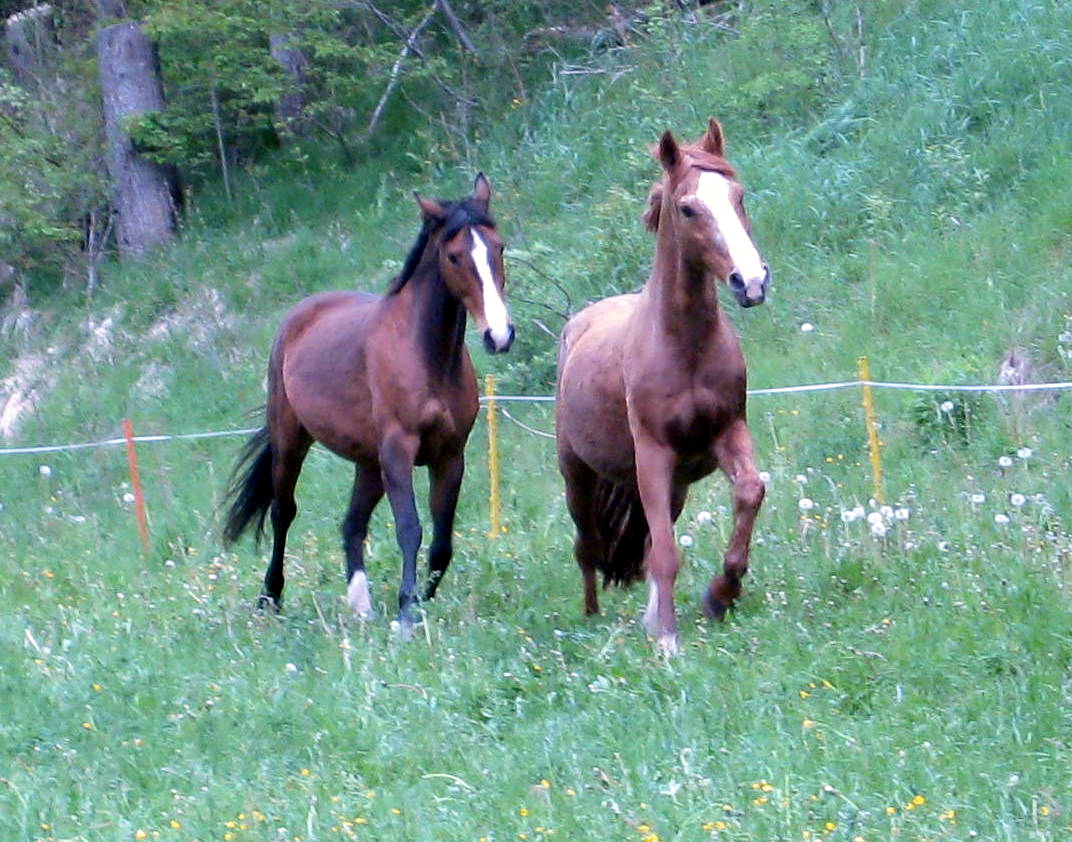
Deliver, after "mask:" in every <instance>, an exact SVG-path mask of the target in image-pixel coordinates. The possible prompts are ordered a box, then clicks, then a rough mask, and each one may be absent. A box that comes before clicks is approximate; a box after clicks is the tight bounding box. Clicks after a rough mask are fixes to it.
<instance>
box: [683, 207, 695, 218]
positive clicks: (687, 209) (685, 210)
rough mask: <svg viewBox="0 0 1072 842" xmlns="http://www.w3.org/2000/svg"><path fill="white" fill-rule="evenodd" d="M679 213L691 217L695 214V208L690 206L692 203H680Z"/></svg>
mask: <svg viewBox="0 0 1072 842" xmlns="http://www.w3.org/2000/svg"><path fill="white" fill-rule="evenodd" d="M681 215H682V216H683V217H685V219H692V218H693V217H694V216H696V210H695V209H694V208H693V207H692V205H682V206H681Z"/></svg>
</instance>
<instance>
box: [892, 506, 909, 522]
mask: <svg viewBox="0 0 1072 842" xmlns="http://www.w3.org/2000/svg"><path fill="white" fill-rule="evenodd" d="M910 515H911V512H910V511H909V510H908V507H907V506H900V507H899V508H897V509H894V511H893V516H894V518H895V519H897V520H908V518H909V516H910Z"/></svg>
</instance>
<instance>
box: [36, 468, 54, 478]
mask: <svg viewBox="0 0 1072 842" xmlns="http://www.w3.org/2000/svg"><path fill="white" fill-rule="evenodd" d="M37 473H39V474H40V475H41V476H43V477H50V476H52V468H51V467H49V466H48V465H41V466H40V467H39V468H38V469H37Z"/></svg>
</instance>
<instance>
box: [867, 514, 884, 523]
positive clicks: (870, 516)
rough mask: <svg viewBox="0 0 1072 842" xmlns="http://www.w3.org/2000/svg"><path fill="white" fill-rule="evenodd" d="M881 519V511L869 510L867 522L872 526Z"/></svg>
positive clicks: (880, 521)
mask: <svg viewBox="0 0 1072 842" xmlns="http://www.w3.org/2000/svg"><path fill="white" fill-rule="evenodd" d="M882 521H883V517H882V512H871V513H869V514H868V515H867V522H868V523H870V524H871V525H872V526H875V525H876V524H880V523H882Z"/></svg>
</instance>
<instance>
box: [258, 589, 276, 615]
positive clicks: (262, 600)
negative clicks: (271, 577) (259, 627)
mask: <svg viewBox="0 0 1072 842" xmlns="http://www.w3.org/2000/svg"><path fill="white" fill-rule="evenodd" d="M257 610H258V611H263V612H265V613H267V614H278V613H279V600H278V599H276V598H275V597H274V596H272V595H270V594H266V593H262V594H261V595H260V596H258V597H257Z"/></svg>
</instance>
